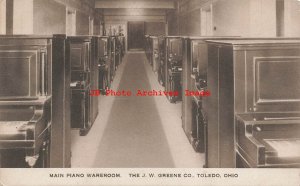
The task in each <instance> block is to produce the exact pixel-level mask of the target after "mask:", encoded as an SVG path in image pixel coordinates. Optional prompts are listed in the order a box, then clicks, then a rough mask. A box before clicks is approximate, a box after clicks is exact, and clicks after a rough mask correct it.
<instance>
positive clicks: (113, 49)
mask: <svg viewBox="0 0 300 186" xmlns="http://www.w3.org/2000/svg"><path fill="white" fill-rule="evenodd" d="M109 42H110V43H109V46H110V49H109V50H110V72H109V74H110V80H111V81H113V79H114V77H115V74H116V38H115V37H112V36H111V37H110V39H109Z"/></svg>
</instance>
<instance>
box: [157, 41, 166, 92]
mask: <svg viewBox="0 0 300 186" xmlns="http://www.w3.org/2000/svg"><path fill="white" fill-rule="evenodd" d="M165 45H166V43H165V38H164V36H159V37H158V49H159V62H158V67H157V80H158V82H159V83H160V84H161V85H162V86H165V57H166V56H165V55H166V54H165V53H166V47H165Z"/></svg>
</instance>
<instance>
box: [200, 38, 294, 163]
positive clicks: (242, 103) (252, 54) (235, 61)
mask: <svg viewBox="0 0 300 186" xmlns="http://www.w3.org/2000/svg"><path fill="white" fill-rule="evenodd" d="M207 43H208V72H207V89H208V90H209V91H210V92H211V96H210V97H208V98H207V99H205V100H203V108H204V115H205V117H206V120H207V122H208V125H207V126H208V133H207V136H208V147H207V154H206V155H207V158H208V159H207V165H208V167H223V168H228V167H299V166H300V151H299V139H300V117H299V116H300V83H299V78H300V73H299V71H300V40H297V39H289V40H288V39H280V40H279V39H274V40H272V39H268V40H262V39H261V40H232V41H230V40H229V41H228V40H227V41H226V40H220V41H207Z"/></svg>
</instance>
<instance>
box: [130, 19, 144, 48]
mask: <svg viewBox="0 0 300 186" xmlns="http://www.w3.org/2000/svg"><path fill="white" fill-rule="evenodd" d="M144 41H145V23H144V22H142V21H130V22H128V49H129V50H143V49H144Z"/></svg>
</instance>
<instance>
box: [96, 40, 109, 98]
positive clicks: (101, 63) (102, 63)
mask: <svg viewBox="0 0 300 186" xmlns="http://www.w3.org/2000/svg"><path fill="white" fill-rule="evenodd" d="M97 46H98V47H97V48H98V55H99V59H98V69H99V89H100V91H101V92H102V94H105V90H106V89H109V88H110V83H111V81H110V55H109V54H110V52H109V49H110V47H109V37H108V36H101V37H100V38H99V39H98V44H97Z"/></svg>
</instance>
